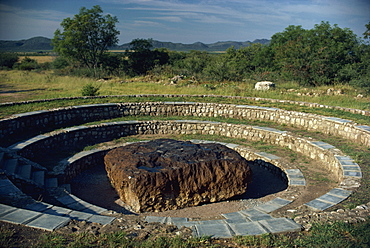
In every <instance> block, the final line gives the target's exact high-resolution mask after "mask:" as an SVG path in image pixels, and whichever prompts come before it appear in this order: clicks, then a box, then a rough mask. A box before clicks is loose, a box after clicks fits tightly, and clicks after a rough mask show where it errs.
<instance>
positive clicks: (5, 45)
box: [0, 37, 53, 52]
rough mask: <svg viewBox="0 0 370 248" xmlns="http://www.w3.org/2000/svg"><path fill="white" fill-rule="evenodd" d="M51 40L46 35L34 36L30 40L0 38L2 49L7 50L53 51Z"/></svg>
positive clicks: (0, 47) (0, 48) (0, 49)
mask: <svg viewBox="0 0 370 248" xmlns="http://www.w3.org/2000/svg"><path fill="white" fill-rule="evenodd" d="M51 50H53V47H52V45H51V40H50V39H48V38H45V37H34V38H31V39H28V40H18V41H10V40H0V51H7V52H41V51H51Z"/></svg>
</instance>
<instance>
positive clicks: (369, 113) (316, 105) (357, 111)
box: [0, 94, 370, 116]
mask: <svg viewBox="0 0 370 248" xmlns="http://www.w3.org/2000/svg"><path fill="white" fill-rule="evenodd" d="M122 97H132V98H143V97H165V98H174V97H176V98H179V97H198V98H229V99H246V100H250V101H256V102H258V101H262V102H272V103H275V102H276V103H288V104H296V105H300V106H307V107H310V108H327V109H337V110H341V111H345V112H350V113H353V114H359V115H364V116H370V111H368V110H361V109H353V108H345V107H340V106H329V105H324V104H319V103H312V102H302V101H293V100H283V99H271V98H261V97H246V96H222V95H187V94H181V95H173V94H171V95H169V94H141V95H106V96H83V97H62V98H53V99H41V100H29V101H22V102H6V103H0V107H7V106H15V105H23V104H29V103H39V102H53V101H68V100H75V99H96V98H122Z"/></svg>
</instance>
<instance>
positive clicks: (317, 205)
mask: <svg viewBox="0 0 370 248" xmlns="http://www.w3.org/2000/svg"><path fill="white" fill-rule="evenodd" d="M304 205H306V206H308V207H311V208H314V209H316V210H320V211H323V210H325V209H328V208H330V207H331V206H334V205H335V204H333V203H329V202H324V201H321V200H319V199H314V200H312V201H310V202H307V203H305V204H304Z"/></svg>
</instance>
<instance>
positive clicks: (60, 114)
mask: <svg viewBox="0 0 370 248" xmlns="http://www.w3.org/2000/svg"><path fill="white" fill-rule="evenodd" d="M134 115H149V116H163V115H164V116H197V117H224V118H236V119H243V120H266V121H272V122H276V123H278V124H281V125H291V126H295V127H298V128H301V129H306V130H310V131H320V132H323V133H324V134H327V135H334V136H339V137H343V138H346V139H349V140H352V141H354V142H357V143H361V144H363V145H365V146H367V147H370V126H365V125H358V124H357V123H354V122H352V121H350V120H345V119H340V118H334V117H325V116H320V115H315V114H307V113H301V112H295V111H286V110H282V109H277V108H268V107H258V106H248V105H234V104H218V103H193V102H146V103H107V104H94V105H84V106H74V107H68V108H59V109H54V110H48V111H36V112H29V113H24V114H18V115H14V116H12V117H10V118H7V119H2V120H0V140H1V143H0V146H5V145H10V144H11V143H9V142H10V141H9V140H17V139H18V140H20V139H21V138H22V137H24V135H25V134H27V135H28V136H30V135H31V137H32V136H34V135H37V134H40V133H43V132H45V131H51V130H54V129H58V128H63V127H67V126H73V125H80V124H82V123H86V122H92V121H98V120H104V119H112V118H118V117H122V116H134Z"/></svg>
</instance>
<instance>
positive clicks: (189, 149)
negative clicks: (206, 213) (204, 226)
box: [104, 139, 252, 212]
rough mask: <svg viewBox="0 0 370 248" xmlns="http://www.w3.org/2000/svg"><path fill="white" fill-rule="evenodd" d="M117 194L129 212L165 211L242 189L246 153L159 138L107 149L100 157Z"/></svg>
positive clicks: (246, 177) (247, 180)
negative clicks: (105, 153) (107, 151)
mask: <svg viewBox="0 0 370 248" xmlns="http://www.w3.org/2000/svg"><path fill="white" fill-rule="evenodd" d="M104 161H105V166H106V170H107V173H108V177H109V178H110V181H111V183H112V185H113V187H114V188H115V189H116V191H117V193H118V195H119V196H120V199H121V200H122V201H123V202H124V203H125V204H126V205H127V207H128V208H129V209H130V210H132V211H135V212H148V211H165V210H173V209H179V208H184V207H189V206H196V205H199V204H202V203H208V202H216V201H221V200H226V199H229V198H231V197H233V196H236V195H240V194H243V193H245V192H246V190H247V185H248V183H250V182H251V177H252V172H251V169H250V168H249V166H248V164H247V161H246V159H244V158H243V157H242V156H241V155H239V153H237V152H236V151H234V150H232V149H230V148H228V147H226V146H224V145H221V144H194V143H192V142H189V141H187V142H184V141H176V140H171V139H159V140H154V141H149V142H138V143H134V144H131V145H127V146H124V147H119V148H116V149H113V150H112V151H110V152H109V153H108V154H107V155H106V156H105V158H104Z"/></svg>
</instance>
